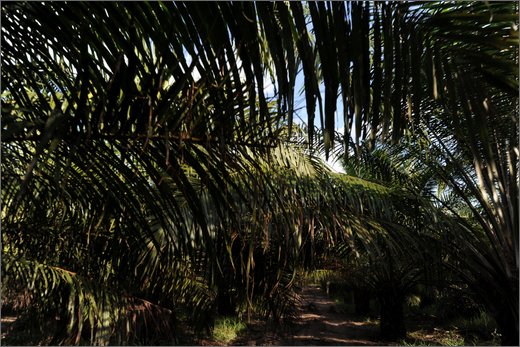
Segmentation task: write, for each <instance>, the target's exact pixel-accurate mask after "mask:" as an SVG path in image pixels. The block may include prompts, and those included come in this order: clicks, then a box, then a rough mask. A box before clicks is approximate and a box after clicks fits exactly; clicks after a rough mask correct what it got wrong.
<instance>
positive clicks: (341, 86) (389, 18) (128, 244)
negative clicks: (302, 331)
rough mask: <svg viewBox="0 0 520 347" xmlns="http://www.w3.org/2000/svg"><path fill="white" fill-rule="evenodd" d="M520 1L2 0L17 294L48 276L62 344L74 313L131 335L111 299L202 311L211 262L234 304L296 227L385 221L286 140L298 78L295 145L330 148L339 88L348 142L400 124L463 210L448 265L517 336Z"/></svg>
mask: <svg viewBox="0 0 520 347" xmlns="http://www.w3.org/2000/svg"><path fill="white" fill-rule="evenodd" d="M517 17H518V9H517V4H515V3H513V2H493V3H480V2H475V3H469V2H467V3H466V2H465V3H455V4H453V3H443V2H441V3H437V2H429V3H392V2H390V3H380V2H377V3H376V2H373V3H372V2H330V3H329V2H317V3H301V2H290V3H285V2H275V3H252V2H219V3H214V2H211V3H184V2H164V3H162V2H157V3H148V2H146V3H145V2H142V3H140V2H137V3H82V2H79V3H5V4H2V23H3V25H2V63H3V66H2V82H3V83H2V157H3V160H2V182H3V185H2V196H3V204H2V225H3V233H2V244H3V249H2V255H3V257H2V259H3V269H4V274H3V275H4V276H5V277H6V278H17V279H19V280H20V281H13V283H18V284H20V285H21V286H22V287H25V288H26V289H28V290H30V291H33V290H36V293H38V295H36V296H34V295H33V300H35V302H38V300H36V299H35V298H37V297H41V296H40V294H41V293H44V294H43V297H45V298H47V296H46V295H54V294H55V293H61V294H56V295H55V296H54V298H55V299H56V300H54V301H53V302H52V303H51V304H50V305H46V307H45V310H54V311H58V312H63V315H64V316H67V315H68V318H69V319H68V321H69V325H68V326H67V327H66V330H67V331H66V332H64V333H63V334H62V335H61V336H66V338H67V340H65V343H79V342H80V340H81V338H82V331H83V328H82V327H83V325H84V324H85V325H89V327H90V336H89V337H87V338H88V339H90V341H95V342H96V343H107V342H108V341H110V338H112V341H114V340H113V339H114V338H115V337H114V336H116V335H117V334H114V329H115V327H116V326H119V327H120V328H121V329H119V331H123V332H124V333H123V334H120V335H121V336H122V335H125V334H126V335H125V336H127V337H128V336H129V335H131V334H132V333H133V332H132V331H130V330H132V329H130V330H129V329H128V326H127V325H126V324H123V322H124V319H122V318H121V317H128V316H126V314H124V313H123V312H124V310H125V308H128V307H133V311H132V312H134V314H135V315H141V316H143V317H144V316H145V315H146V314H152V316H153V317H155V318H154V319H156V318H157V317H167V318H163V319H161V320H160V321H161V322H163V323H164V325H161V324H156V325H154V328H157V329H160V328H161V327H164V328H165V330H169V327H170V325H172V326H173V325H175V320H176V317H175V315H176V314H178V312H177V311H175V309H172V308H173V307H177V306H179V305H180V306H182V305H184V306H185V307H196V308H197V309H196V310H194V311H190V312H194V313H195V315H199V316H202V315H203V314H204V313H203V312H210V311H211V310H212V309H213V308H212V307H211V304H210V303H211V302H214V301H213V299H214V298H213V299H212V296H214V295H217V296H218V295H220V296H222V295H223V294H222V293H227V294H226V295H224V296H229V295H228V294H229V292H232V293H236V292H235V289H236V288H220V291H219V289H218V288H217V287H218V286H219V285H218V284H219V283H222V282H226V283H227V282H229V281H228V278H225V281H224V280H222V276H223V275H224V273H225V269H223V267H224V266H225V267H226V268H227V269H233V271H232V273H233V275H232V277H233V279H234V280H236V282H235V283H236V287H240V285H239V284H241V283H243V282H245V283H246V284H247V285H246V286H245V288H247V289H246V291H245V293H240V294H236V296H237V298H238V299H240V298H242V299H240V300H242V301H244V302H246V306H248V307H251V304H252V300H253V297H254V293H255V291H256V292H257V293H258V292H263V293H274V291H273V290H274V289H275V288H278V289H279V288H286V289H287V290H289V288H290V283H291V276H286V275H287V274H288V273H291V271H293V269H294V267H295V266H296V265H295V264H294V263H293V261H294V260H295V259H297V258H298V257H297V255H298V254H299V251H300V249H301V243H300V242H299V241H298V235H300V236H302V235H306V234H304V233H303V231H302V230H303V229H306V230H307V231H308V232H309V234H310V238H309V239H311V240H312V234H313V230H314V228H313V227H312V226H313V225H316V224H320V225H321V226H322V227H323V230H326V234H327V235H328V236H327V237H328V239H329V240H331V242H332V241H333V240H334V239H335V238H336V237H341V238H345V237H349V232H348V230H350V229H349V226H351V225H354V226H359V227H358V228H354V230H356V232H358V233H361V234H362V233H366V231H367V230H380V231H381V232H384V231H385V229H384V228H375V227H370V228H367V227H366V223H368V222H367V221H373V219H374V216H369V217H366V214H365V213H363V212H364V211H366V209H363V208H362V207H363V204H364V203H365V202H367V201H368V202H367V203H369V204H374V201H375V202H376V205H373V206H372V208H370V209H369V210H370V211H372V213H375V214H376V215H377V211H378V210H383V209H378V208H377V206H378V205H377V204H389V205H392V202H393V201H395V197H393V198H391V199H387V200H385V197H386V198H388V196H389V195H388V194H386V193H387V191H386V190H380V189H375V190H370V189H368V190H367V187H371V186H370V184H369V183H366V182H365V181H357V180H354V179H348V178H334V176H333V175H329V174H320V173H323V172H326V170H325V171H323V170H324V169H320V164H319V163H318V160H317V159H316V157H313V156H312V150H307V149H304V150H302V149H301V148H300V146H295V144H294V143H293V142H295V134H296V133H297V129H296V128H297V126H296V125H295V124H294V120H295V119H296V116H298V115H299V114H298V110H297V107H296V106H297V105H296V100H297V93H296V92H297V89H298V88H297V87H298V86H297V82H296V81H297V79H298V77H299V76H303V79H304V88H303V91H304V95H305V105H306V110H307V115H306V118H307V124H308V126H307V134H306V136H303V142H304V148H305V146H308V145H310V148H311V149H312V148H313V146H314V145H313V144H315V143H317V142H320V141H321V142H322V143H323V148H324V151H325V154H326V155H327V156H328V155H329V154H330V151H331V149H332V148H334V128H335V113H336V110H337V108H338V107H337V106H338V105H341V106H342V109H343V120H344V124H345V131H344V133H345V137H344V141H343V142H344V150H343V154H344V156H345V157H346V158H347V159H346V160H360V158H361V156H360V155H359V153H360V148H361V147H360V146H361V145H362V143H363V142H366V143H367V144H369V145H371V146H375V144H376V143H377V142H376V140H377V139H381V140H383V141H391V142H393V143H398V142H403V143H408V144H410V150H409V152H410V153H416V158H417V160H418V163H421V164H422V165H428V166H429V167H430V168H432V169H433V171H432V175H435V177H437V178H438V181H439V182H442V184H443V185H448V186H449V187H450V192H453V194H454V195H456V196H457V199H458V201H459V202H460V203H461V204H463V205H464V206H466V207H467V210H468V212H469V213H468V215H467V216H460V213H459V214H457V213H456V211H455V212H453V213H454V214H455V216H456V217H457V218H459V217H460V218H459V219H458V220H459V223H458V224H456V227H454V229H453V230H454V234H456V235H458V236H457V237H458V239H457V240H458V241H456V244H457V245H460V247H459V248H460V249H459V251H458V252H461V253H459V255H460V256H459V258H458V259H459V261H460V262H461V264H462V266H461V267H460V268H461V269H462V275H463V276H464V278H465V279H466V280H467V281H468V282H469V283H471V285H472V286H474V287H475V288H476V290H477V291H478V292H479V293H481V294H482V296H483V297H485V298H486V300H488V304H489V306H490V307H494V308H495V309H496V312H497V317H498V321H499V324H500V328H501V330H502V334H503V339H504V340H503V342H504V343H506V344H507V343H512V344H517V343H518V311H517V310H516V308H515V307H516V305H514V304H515V303H517V302H518V283H517V282H518V227H519V224H518V167H517V165H518V130H517V129H518V116H517V105H518V96H517V90H518V70H517V65H518V64H517V62H518V23H517ZM269 78H271V79H272V80H273V82H274V88H275V93H274V96H270V94H269V93H266V92H265V87H266V85H267V83H268V82H267V81H268V80H269ZM320 86H324V89H325V92H324V95H322V93H321V92H320ZM338 95H339V96H338ZM338 99H339V100H338ZM338 101H339V102H338ZM316 112H317V113H318V117H317V118H319V123H320V125H321V128H322V130H323V132H322V135H321V136H320V137H319V138H318V136H317V135H318V134H317V132H316V131H315V127H314V124H315V118H316V116H315V114H316ZM351 133H354V136H353V141H351V139H350V135H351ZM298 138H300V139H301V138H302V136H298ZM299 141H300V140H299ZM295 153H296V154H298V155H296V154H295ZM295 155H296V157H295ZM349 155H353V156H354V158H353V159H348V157H349ZM273 158H278V160H281V163H280V164H272V161H273V160H272V159H273ZM285 158H293V159H291V160H290V159H287V160H285ZM294 158H299V159H294ZM309 158H310V159H309ZM302 163H307V164H305V165H304V164H302ZM417 167H420V166H419V164H417ZM281 168H283V169H281ZM303 168H307V169H305V170H304V169H303ZM311 169H312V170H311ZM316 172H317V173H316ZM303 173H304V174H303ZM356 182H357V183H359V182H364V183H363V184H356ZM338 186H341V187H343V188H342V189H337V187H338ZM356 187H357V188H356ZM365 190H367V191H368V192H376V193H378V194H379V195H377V194H375V195H371V193H369V194H368V195H369V197H370V196H372V199H369V200H367V201H364V200H363V199H361V200H360V199H358V198H357V197H359V196H361V197H365V196H366V194H365V193H364V191H365ZM293 191H294V192H295V193H294V194H293V193H292V192H293ZM382 191H384V192H385V194H380V193H381V192H382ZM388 201H390V202H388ZM324 204H327V205H332V206H335V208H328V209H323V208H321V207H322V206H323V205H324ZM374 206H375V208H374ZM317 208H318V209H317ZM446 208H449V206H446ZM312 211H314V213H310V212H312ZM304 212H305V213H304ZM378 218H380V217H379V216H378ZM381 218H382V217H381ZM364 223H365V224H364ZM374 225H375V224H374ZM304 226H305V227H306V228H304ZM309 226H310V227H309ZM364 226H365V227H364ZM293 230H295V232H292V231H293ZM336 232H337V234H336ZM370 235H371V234H367V236H366V237H370ZM401 236H402V237H406V236H407V235H401ZM267 245H270V247H271V246H272V247H271V248H270V247H268V246H267ZM278 245H279V246H280V247H283V249H285V250H287V252H283V253H276V252H273V250H274V249H276V248H277V246H278ZM402 246H405V245H402ZM255 252H256V254H257V257H256V259H257V260H258V259H259V258H260V255H258V254H262V255H263V256H264V258H265V255H269V256H268V257H267V258H266V259H267V260H266V261H265V262H264V263H265V264H270V265H269V266H267V265H265V264H264V265H265V266H264V268H265V270H266V271H264V273H270V275H269V276H267V275H266V276H265V278H266V279H267V278H270V280H264V281H262V278H261V277H262V276H260V275H259V273H260V271H259V270H258V269H260V268H262V267H261V266H258V267H256V269H257V270H256V271H257V272H256V278H257V279H258V281H257V282H258V283H256V284H255V283H254V278H255V275H253V272H254V271H255V270H254V269H255V262H256V261H255ZM280 254H283V257H280ZM129 264H131V265H130V266H129ZM277 267H279V268H280V269H281V271H276V270H274V269H275V268H277ZM285 270H286V271H285ZM235 273H236V275H235ZM219 276H220V277H219ZM219 278H221V279H220V280H219ZM284 281H285V282H284ZM282 282H284V283H285V285H284V286H280V283H282ZM100 283H102V284H103V286H102V287H105V288H107V287H109V288H110V290H105V289H103V288H100V286H99V284H100ZM261 283H262V284H261ZM255 285H256V289H255ZM13 286H15V285H14V284H13ZM215 288H217V289H215ZM258 288H261V289H260V290H258ZM17 289H19V288H17ZM33 292H34V291H33ZM193 293H196V295H193ZM219 293H220V294H219ZM279 293H282V291H279ZM286 293H289V291H287V292H286ZM491 294H492V295H491ZM233 295H235V294H233ZM288 295H289V294H288ZM60 300H62V301H61V302H60ZM189 300H192V301H191V303H190V302H188V301H189ZM226 300H227V299H226ZM48 301H49V300H47V302H48ZM43 302H45V300H42V301H41V303H43ZM278 302H281V301H278ZM190 305H191V306H190ZM34 307H37V308H38V307H40V306H38V305H35V306H34ZM271 307H272V306H271ZM67 308H68V309H67ZM504 308H507V309H504ZM511 308H512V309H511ZM45 310H43V309H41V310H40V311H39V312H40V314H41V313H42V312H45ZM60 310H61V311H60ZM274 311H276V309H275V310H274ZM501 312H506V313H501ZM500 315H504V316H503V317H502V316H500ZM499 316H500V317H499ZM148 320H149V319H148ZM142 321H143V322H146V321H147V318H146V317H145V318H143V319H142ZM513 323H514V324H513ZM145 325H146V324H145ZM125 329H126V332H125ZM135 329H137V328H136V327H135ZM85 334H87V333H85V332H84V331H83V337H84V338H85V336H86V335H85ZM87 335H89V334H87ZM121 336H120V337H121ZM121 338H123V337H121ZM57 342H60V341H57ZM61 342H63V341H61Z"/></svg>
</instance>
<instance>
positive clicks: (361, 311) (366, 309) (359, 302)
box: [354, 288, 370, 316]
mask: <svg viewBox="0 0 520 347" xmlns="http://www.w3.org/2000/svg"><path fill="white" fill-rule="evenodd" d="M354 310H355V312H356V314H357V315H360V316H366V315H368V314H369V313H370V295H369V293H368V291H367V290H363V289H357V288H356V289H354Z"/></svg>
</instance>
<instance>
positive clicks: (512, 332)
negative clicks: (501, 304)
mask: <svg viewBox="0 0 520 347" xmlns="http://www.w3.org/2000/svg"><path fill="white" fill-rule="evenodd" d="M495 320H496V321H497V325H498V332H499V333H500V334H501V335H502V337H501V341H500V343H501V344H502V346H518V345H519V341H518V334H519V331H518V317H514V316H513V315H512V314H511V308H504V309H503V310H500V311H499V312H498V313H497V314H496V315H495Z"/></svg>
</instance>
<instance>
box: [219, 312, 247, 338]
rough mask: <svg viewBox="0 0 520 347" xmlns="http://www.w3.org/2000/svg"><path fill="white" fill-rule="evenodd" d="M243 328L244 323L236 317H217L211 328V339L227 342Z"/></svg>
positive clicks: (244, 327)
mask: <svg viewBox="0 0 520 347" xmlns="http://www.w3.org/2000/svg"><path fill="white" fill-rule="evenodd" d="M244 329H246V325H245V324H244V323H242V322H241V321H240V320H239V319H237V318H233V317H221V318H217V319H216V321H215V326H214V328H213V339H215V341H218V342H222V343H225V344H227V343H230V342H231V341H233V340H234V339H236V338H237V336H238V334H239V333H240V332H241V331H242V330H244Z"/></svg>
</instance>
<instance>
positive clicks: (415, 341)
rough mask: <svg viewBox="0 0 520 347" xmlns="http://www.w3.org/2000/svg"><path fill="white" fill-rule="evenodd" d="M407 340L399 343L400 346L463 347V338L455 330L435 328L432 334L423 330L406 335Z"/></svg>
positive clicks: (464, 342) (464, 343)
mask: <svg viewBox="0 0 520 347" xmlns="http://www.w3.org/2000/svg"><path fill="white" fill-rule="evenodd" d="M408 336H409V337H408V338H407V339H405V340H401V341H400V342H399V344H400V345H402V346H465V345H466V341H465V340H464V337H463V336H462V335H460V333H459V332H458V331H456V330H444V329H438V328H435V329H434V331H433V332H428V331H426V330H424V329H421V330H416V331H413V332H409V333H408Z"/></svg>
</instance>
